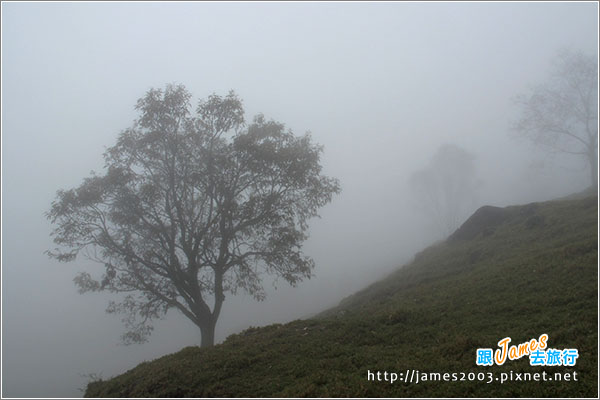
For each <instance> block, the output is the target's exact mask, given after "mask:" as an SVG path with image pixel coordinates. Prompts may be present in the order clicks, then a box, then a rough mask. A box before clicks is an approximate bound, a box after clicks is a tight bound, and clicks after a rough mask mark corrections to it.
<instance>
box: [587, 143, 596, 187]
mask: <svg viewBox="0 0 600 400" xmlns="http://www.w3.org/2000/svg"><path fill="white" fill-rule="evenodd" d="M596 160H597V158H596V150H595V149H592V150H590V152H589V153H588V162H589V163H590V178H591V179H592V187H594V188H595V187H598V164H597V162H596Z"/></svg>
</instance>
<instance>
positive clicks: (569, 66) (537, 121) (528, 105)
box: [514, 50, 598, 186]
mask: <svg viewBox="0 0 600 400" xmlns="http://www.w3.org/2000/svg"><path fill="white" fill-rule="evenodd" d="M516 101H517V103H518V105H519V106H520V111H521V115H520V117H519V119H518V120H517V122H516V123H515V125H514V129H515V130H516V132H517V133H518V134H519V135H522V136H524V137H527V138H529V139H531V140H532V141H533V142H534V143H535V144H537V145H540V146H542V147H543V148H545V149H547V150H550V151H552V152H557V153H565V154H572V155H575V156H578V157H582V159H584V160H585V161H586V163H587V166H588V168H589V172H590V179H591V183H592V185H594V186H595V185H597V182H598V160H597V153H596V151H597V147H598V61H597V56H596V55H593V56H592V55H588V54H585V53H582V52H576V51H571V50H563V51H562V52H560V54H559V55H558V57H557V58H556V60H555V63H554V66H553V70H552V74H551V75H550V77H549V79H548V80H546V81H545V82H544V83H541V84H539V85H537V86H535V87H534V88H533V89H532V90H531V91H530V92H529V93H527V94H523V95H520V96H518V97H517V98H516Z"/></svg>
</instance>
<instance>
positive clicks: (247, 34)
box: [2, 2, 598, 397]
mask: <svg viewBox="0 0 600 400" xmlns="http://www.w3.org/2000/svg"><path fill="white" fill-rule="evenodd" d="M597 16H598V6H597V4H596V3H593V2H590V3H526V4H520V3H475V4H470V3H433V4H432V3H186V2H184V3H140V4H138V3H127V4H119V3H92V4H87V3H51V4H47V3H2V395H3V396H5V397H6V396H9V397H40V396H41V397H56V396H59V397H63V396H67V397H79V396H81V395H82V392H81V391H79V390H78V388H82V387H84V386H85V384H86V382H87V378H85V377H84V376H83V375H84V374H90V373H94V374H99V375H101V376H102V377H104V378H108V377H110V376H113V375H116V374H119V373H122V372H124V371H126V370H127V369H130V368H133V367H134V366H136V365H137V364H138V363H140V362H141V361H144V360H151V359H154V358H156V357H159V356H161V355H164V354H167V353H171V352H175V351H178V350H179V349H181V348H182V347H185V346H193V345H198V344H199V340H200V335H199V331H198V329H197V328H196V327H195V326H194V325H193V324H192V323H191V322H189V321H188V320H187V319H185V318H184V317H182V316H181V315H179V314H178V313H177V312H175V311H171V312H170V313H169V314H168V316H167V318H166V319H164V320H162V321H158V322H157V324H156V325H155V328H156V329H155V331H154V333H153V335H152V337H151V339H150V341H149V342H148V343H145V344H141V345H132V346H123V345H121V344H119V337H120V335H121V333H122V332H123V330H124V327H123V325H122V323H121V321H120V318H119V317H117V316H112V315H107V314H105V312H104V310H105V308H106V305H107V302H108V299H109V296H110V295H108V294H86V295H79V294H78V293H77V290H76V287H75V286H74V284H73V277H74V276H75V275H76V273H77V272H79V271H83V270H92V271H98V272H100V270H99V269H98V268H97V267H96V266H95V265H94V264H93V263H91V262H90V261H86V260H85V259H84V258H81V257H80V258H78V259H77V261H75V262H72V263H67V264H60V263H58V262H56V261H55V260H51V259H49V258H48V257H47V256H46V255H44V251H45V250H47V249H51V248H54V247H55V246H54V244H53V243H52V239H51V237H50V231H51V229H52V227H51V225H50V223H49V221H47V220H46V218H45V217H44V213H45V212H46V211H48V209H49V207H50V203H51V202H52V200H53V199H54V198H55V195H56V191H57V190H58V189H62V188H65V189H68V188H72V187H75V186H77V185H79V184H80V183H81V181H82V179H83V178H84V177H87V176H88V175H89V172H90V171H91V170H96V171H102V167H103V158H102V153H103V152H104V150H105V148H106V147H109V146H111V145H113V144H114V143H115V140H116V138H117V136H118V134H119V132H120V131H121V130H123V129H125V128H128V127H130V126H131V124H132V122H133V120H134V119H135V118H136V117H137V114H136V112H135V110H134V105H135V103H136V101H137V99H138V98H140V97H142V96H143V95H144V93H145V92H146V91H147V90H148V89H150V88H153V87H155V88H163V87H164V86H165V84H168V83H181V84H184V85H186V87H187V88H188V90H189V91H190V92H191V93H192V94H193V95H194V96H195V97H194V103H196V102H197V101H198V100H199V99H201V98H205V97H206V96H208V95H210V94H211V93H217V94H222V95H223V94H226V93H227V92H228V91H229V90H231V89H233V90H235V91H236V93H237V94H238V95H239V96H240V97H241V98H242V99H243V101H244V106H245V109H246V119H247V120H250V119H251V118H252V116H253V115H255V114H257V113H259V112H262V113H264V114H265V116H266V117H267V118H272V119H275V120H277V121H280V122H283V123H285V124H286V126H287V127H289V128H291V129H292V130H293V131H294V132H295V133H297V134H302V133H304V132H306V131H310V132H311V133H312V137H313V140H314V141H315V142H317V143H320V144H322V145H323V146H324V152H323V155H322V164H323V166H324V172H325V174H327V175H328V176H332V177H336V178H338V179H339V180H340V182H341V186H342V192H341V194H340V195H338V196H335V197H334V199H333V201H332V202H331V203H330V204H329V205H327V206H325V207H324V208H322V209H321V212H320V215H321V218H320V219H314V220H312V221H311V224H310V238H309V239H308V240H307V242H306V243H305V246H304V250H305V253H306V254H307V255H310V256H311V257H313V258H314V260H315V262H316V268H315V271H314V275H315V276H314V277H313V278H312V279H311V280H309V281H305V282H302V283H301V284H300V285H299V286H298V287H297V288H290V287H289V285H288V284H286V283H285V282H283V281H280V282H277V283H276V285H274V284H272V283H271V281H269V280H267V281H266V282H267V283H266V284H265V286H266V287H267V292H268V293H267V299H266V300H265V301H263V302H256V301H254V300H252V299H251V298H249V297H245V296H237V297H233V296H228V298H227V300H226V301H225V304H224V307H223V312H222V314H221V318H220V320H219V322H218V324H217V341H219V342H221V341H223V340H224V339H225V338H226V337H227V336H228V335H230V334H232V333H236V332H239V331H241V330H243V329H246V328H247V327H249V326H261V325H265V324H271V323H276V322H280V323H283V322H287V321H290V320H293V319H297V318H304V317H309V316H311V315H314V314H316V313H318V312H320V311H322V310H324V309H326V308H328V307H331V306H334V305H335V304H337V303H338V302H339V301H340V300H341V299H342V298H344V297H346V296H348V295H351V294H352V293H353V292H355V291H357V290H359V289H361V288H363V287H365V286H366V285H367V284H369V283H371V282H374V281H376V280H378V279H381V278H382V277H384V276H385V275H386V274H387V273H389V272H390V271H391V270H393V269H394V268H397V267H399V266H401V265H403V264H404V263H406V262H408V261H410V260H411V258H412V256H413V255H414V253H415V252H417V251H419V250H421V249H422V248H424V247H425V246H427V245H429V244H431V243H432V242H434V241H436V240H440V239H442V238H443V237H442V236H441V234H440V233H439V231H437V229H436V227H435V225H434V224H432V223H431V219H430V218H428V216H427V215H425V214H424V213H423V212H421V211H420V209H419V208H418V207H417V205H416V204H415V199H414V196H412V194H411V190H410V187H409V180H410V177H411V174H413V173H414V172H415V171H416V170H419V169H421V168H423V167H425V166H426V165H427V164H428V163H429V161H430V160H431V158H432V157H433V155H434V153H435V152H436V150H437V149H438V148H439V147H440V146H441V145H443V144H447V143H450V144H454V145H457V146H460V147H461V148H464V149H465V150H466V151H468V152H469V153H471V154H473V155H474V156H475V161H474V163H475V166H476V168H477V174H478V178H479V179H480V181H481V185H480V187H479V189H478V193H477V204H476V205H474V207H473V209H472V210H470V212H472V211H474V210H475V209H476V208H477V207H478V206H481V205H484V204H490V205H496V206H505V205H509V204H518V203H526V202H531V201H538V200H546V199H551V198H554V197H558V196H563V195H566V194H569V193H572V192H574V191H579V190H583V189H584V188H585V187H586V185H587V184H588V179H589V178H588V174H587V173H586V171H585V164H584V162H583V161H581V160H578V159H576V158H572V157H565V156H561V155H549V154H547V153H544V152H542V151H540V150H539V149H537V148H536V147H535V146H533V145H532V144H530V143H529V142H527V141H524V140H517V139H515V138H513V137H511V135H510V132H511V130H510V126H511V123H512V121H514V119H515V118H516V116H517V113H518V108H517V107H516V106H515V105H514V102H513V101H512V100H511V99H513V98H514V96H515V95H517V94H519V93H523V92H524V91H526V90H527V89H528V88H530V87H532V85H535V84H537V83H540V82H543V80H544V78H545V77H546V76H547V74H548V72H549V68H550V65H551V62H552V60H553V58H554V57H555V56H556V53H557V51H559V50H560V49H561V48H574V49H577V50H582V51H585V52H587V53H591V54H597V48H598V42H597V34H598V19H597ZM275 286H276V288H275Z"/></svg>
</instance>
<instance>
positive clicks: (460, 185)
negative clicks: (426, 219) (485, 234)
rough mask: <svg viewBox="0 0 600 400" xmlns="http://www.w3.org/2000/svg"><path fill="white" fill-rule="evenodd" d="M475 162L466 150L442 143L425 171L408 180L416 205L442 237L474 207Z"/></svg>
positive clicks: (476, 183)
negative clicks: (431, 221)
mask: <svg viewBox="0 0 600 400" xmlns="http://www.w3.org/2000/svg"><path fill="white" fill-rule="evenodd" d="M474 160H475V157H474V156H473V155H472V154H470V153H468V152H467V151H466V150H464V149H462V148H460V147H458V146H456V145H452V144H445V145H443V146H441V147H440V148H439V149H438V150H437V152H436V153H435V155H434V156H433V158H432V160H431V162H430V163H429V165H428V166H427V167H426V168H423V169H421V170H418V171H416V172H414V173H413V174H412V175H411V177H410V187H411V189H412V191H413V195H414V196H415V199H416V200H417V202H418V204H419V206H420V207H421V209H422V210H423V211H424V212H425V213H426V214H427V215H429V216H430V217H431V218H432V219H433V221H434V223H435V224H436V225H437V226H438V228H439V229H440V230H441V232H443V234H444V236H447V235H449V234H450V233H452V232H453V231H454V230H456V228H458V226H459V225H460V223H461V222H462V221H463V219H464V218H465V217H466V216H467V215H466V213H468V212H470V211H471V208H472V207H473V205H474V202H475V194H476V190H477V187H478V186H479V181H478V180H477V177H476V173H475V164H474Z"/></svg>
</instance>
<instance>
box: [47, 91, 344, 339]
mask: <svg viewBox="0 0 600 400" xmlns="http://www.w3.org/2000/svg"><path fill="white" fill-rule="evenodd" d="M190 98H191V95H190V94H189V93H188V92H187V90H186V89H185V88H184V87H183V86H173V85H170V86H167V88H166V89H165V90H164V91H163V90H160V89H152V90H150V91H149V92H147V94H146V95H145V96H144V97H143V98H141V99H140V100H139V101H138V102H137V106H136V109H137V110H138V111H139V119H138V120H137V121H135V122H134V124H133V127H132V128H130V129H127V130H125V131H123V132H122V133H121V134H120V136H119V138H118V140H117V143H116V144H115V145H114V146H113V147H110V148H109V149H108V150H107V151H106V152H105V154H104V159H105V170H106V171H105V173H104V174H103V175H97V174H95V173H93V172H92V175H91V176H90V177H88V178H86V179H85V180H84V181H83V183H82V184H81V185H80V186H79V187H77V188H75V189H71V190H59V191H58V193H57V198H56V199H55V201H54V202H53V203H52V206H51V209H50V211H49V212H48V213H47V217H48V218H49V219H50V220H51V222H52V223H53V224H55V226H56V228H55V229H54V231H53V233H52V235H53V238H54V242H55V243H56V244H57V245H59V247H58V248H56V249H55V250H54V251H49V252H48V254H49V255H50V256H51V257H54V258H56V259H58V260H60V261H72V260H74V259H75V258H76V256H77V255H78V254H79V253H82V254H83V255H84V256H87V257H89V258H90V259H92V260H94V261H97V262H99V263H101V264H103V265H104V273H103V275H102V276H101V277H100V278H99V279H98V278H93V277H92V275H91V274H90V273H88V272H83V273H81V274H79V275H78V276H77V277H76V278H75V279H74V281H75V283H76V285H77V286H78V287H79V291H80V292H81V293H83V292H90V291H91V292H94V291H109V292H114V293H123V295H122V296H121V297H120V300H119V301H111V302H110V303H109V306H108V308H107V312H109V313H122V314H125V317H124V318H123V321H124V322H125V325H126V327H127V332H126V333H125V334H124V335H123V337H122V338H123V341H124V342H125V343H134V342H143V341H146V340H147V337H148V335H149V334H150V333H151V331H152V329H153V328H152V324H151V322H152V320H153V319H155V318H158V317H161V316H162V315H164V314H165V313H166V312H167V311H168V310H169V309H173V308H175V309H177V310H179V311H180V312H181V313H183V315H185V316H186V317H187V318H189V319H190V320H191V321H192V322H194V324H196V325H197V326H198V327H199V329H200V332H201V345H202V346H211V345H212V344H213V343H214V330H215V325H216V322H217V319H218V318H219V314H220V312H221V307H222V304H223V301H224V300H225V293H227V292H229V293H233V294H235V293H236V291H237V290H243V291H245V292H247V293H250V294H252V295H253V296H254V297H255V298H256V299H258V300H261V299H263V298H264V290H263V287H262V283H261V282H262V277H263V275H264V274H270V275H274V276H276V277H281V278H283V279H284V280H285V281H287V282H289V284H291V285H292V286H294V285H296V284H297V283H298V282H300V281H301V280H303V279H305V278H310V276H311V274H312V270H313V268H314V262H313V260H312V259H311V258H310V257H307V256H305V255H304V254H303V253H302V248H301V246H302V243H303V241H304V240H305V239H306V238H307V233H306V230H307V227H308V225H307V223H308V220H309V219H310V218H311V217H314V216H317V210H318V209H319V208H320V207H322V206H324V205H325V204H327V203H328V202H330V201H331V199H332V196H333V194H335V193H339V191H340V188H339V183H338V181H337V180H336V179H333V178H329V177H326V176H323V175H321V165H320V163H319V160H320V154H321V152H322V148H321V147H320V146H317V145H315V144H313V143H312V141H311V138H310V136H309V135H308V134H306V135H304V136H300V137H297V136H295V135H294V134H293V133H292V132H291V131H286V130H285V128H284V125H283V124H280V123H277V122H274V121H267V120H266V119H265V118H264V117H263V116H262V115H258V116H257V117H255V118H254V121H253V122H252V123H251V124H249V125H246V124H245V123H244V111H243V107H242V103H241V101H240V99H239V98H238V97H237V96H236V95H235V94H234V93H233V92H230V93H229V95H227V96H226V97H220V96H217V95H212V96H209V97H208V99H207V100H204V101H201V102H200V104H199V106H198V107H197V110H196V113H195V115H192V112H191V110H190V108H191V106H190Z"/></svg>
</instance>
